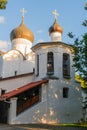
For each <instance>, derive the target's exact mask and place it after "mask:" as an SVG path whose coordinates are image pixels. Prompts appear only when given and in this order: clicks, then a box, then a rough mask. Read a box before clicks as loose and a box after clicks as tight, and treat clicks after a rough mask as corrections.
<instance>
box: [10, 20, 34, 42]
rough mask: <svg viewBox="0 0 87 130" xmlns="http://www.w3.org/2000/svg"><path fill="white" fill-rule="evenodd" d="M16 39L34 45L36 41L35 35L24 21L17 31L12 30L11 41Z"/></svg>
mask: <svg viewBox="0 0 87 130" xmlns="http://www.w3.org/2000/svg"><path fill="white" fill-rule="evenodd" d="M15 38H24V39H27V40H29V41H31V42H32V43H33V41H34V34H33V33H32V31H31V30H30V29H28V28H27V27H26V26H25V24H24V20H23V19H22V23H21V24H20V25H19V26H18V27H17V28H15V29H13V30H12V32H11V34H10V39H11V41H12V40H13V39H15Z"/></svg>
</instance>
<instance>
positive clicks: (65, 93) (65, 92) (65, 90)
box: [63, 87, 69, 98]
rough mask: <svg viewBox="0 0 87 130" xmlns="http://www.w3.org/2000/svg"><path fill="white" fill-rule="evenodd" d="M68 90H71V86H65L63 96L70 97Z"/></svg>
mask: <svg viewBox="0 0 87 130" xmlns="http://www.w3.org/2000/svg"><path fill="white" fill-rule="evenodd" d="M68 92H69V88H67V87H64V88H63V98H68Z"/></svg>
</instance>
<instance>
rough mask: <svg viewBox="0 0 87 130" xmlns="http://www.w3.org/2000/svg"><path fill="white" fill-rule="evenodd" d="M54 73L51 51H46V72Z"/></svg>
mask: <svg viewBox="0 0 87 130" xmlns="http://www.w3.org/2000/svg"><path fill="white" fill-rule="evenodd" d="M53 73H54V57H53V52H48V54H47V74H53Z"/></svg>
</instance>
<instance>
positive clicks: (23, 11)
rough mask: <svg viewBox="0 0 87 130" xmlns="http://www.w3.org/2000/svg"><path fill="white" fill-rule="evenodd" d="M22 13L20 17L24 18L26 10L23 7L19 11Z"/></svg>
mask: <svg viewBox="0 0 87 130" xmlns="http://www.w3.org/2000/svg"><path fill="white" fill-rule="evenodd" d="M20 12H21V13H22V18H24V14H25V13H26V12H27V11H26V10H25V9H24V8H23V9H22V10H21V11H20Z"/></svg>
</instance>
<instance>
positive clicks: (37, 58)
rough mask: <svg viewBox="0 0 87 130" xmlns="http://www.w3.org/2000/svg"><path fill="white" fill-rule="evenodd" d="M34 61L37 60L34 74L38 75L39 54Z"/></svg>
mask: <svg viewBox="0 0 87 130" xmlns="http://www.w3.org/2000/svg"><path fill="white" fill-rule="evenodd" d="M36 62H37V69H36V76H38V75H39V55H37V57H36Z"/></svg>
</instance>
